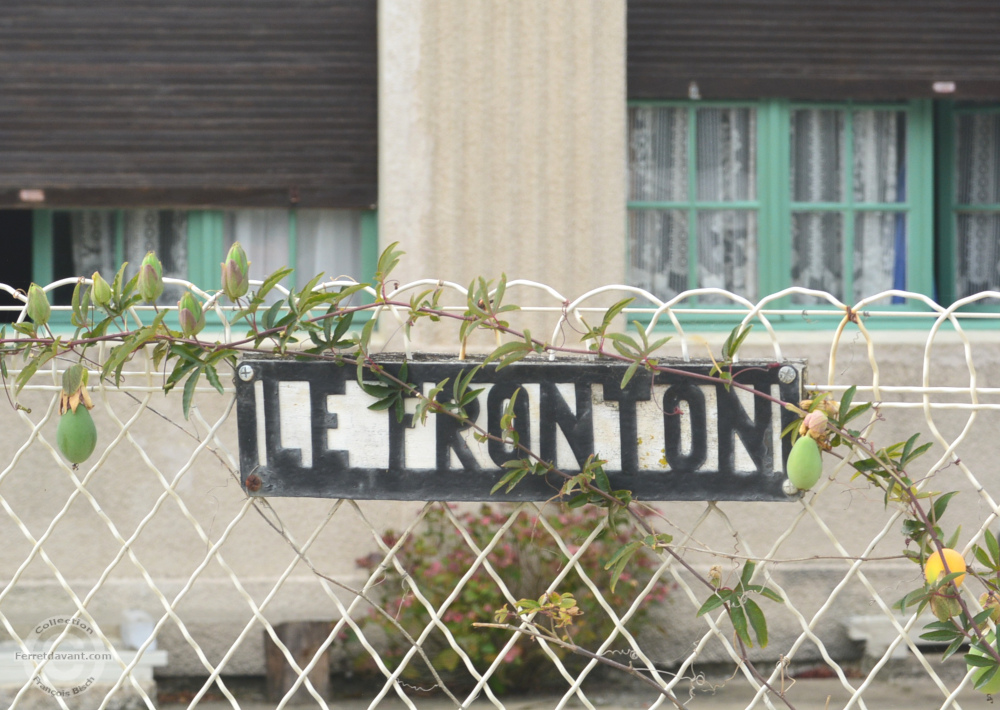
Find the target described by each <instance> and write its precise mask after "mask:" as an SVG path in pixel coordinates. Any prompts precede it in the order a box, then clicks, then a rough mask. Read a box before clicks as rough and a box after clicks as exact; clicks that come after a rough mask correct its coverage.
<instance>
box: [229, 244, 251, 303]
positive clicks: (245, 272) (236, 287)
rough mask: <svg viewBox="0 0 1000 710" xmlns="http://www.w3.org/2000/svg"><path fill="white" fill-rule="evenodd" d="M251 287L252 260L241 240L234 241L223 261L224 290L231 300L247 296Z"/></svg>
mask: <svg viewBox="0 0 1000 710" xmlns="http://www.w3.org/2000/svg"><path fill="white" fill-rule="evenodd" d="M249 287H250V262H249V261H247V254H246V252H245V251H243V247H241V246H240V243H239V242H233V245H232V246H231V247H230V248H229V254H227V255H226V260H225V261H224V262H222V291H223V293H225V294H226V296H228V297H229V300H230V301H233V302H234V303H235V302H236V299H238V298H241V297H242V296H245V295H246V293H247V289H248V288H249Z"/></svg>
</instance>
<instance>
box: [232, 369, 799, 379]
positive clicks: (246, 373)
mask: <svg viewBox="0 0 1000 710" xmlns="http://www.w3.org/2000/svg"><path fill="white" fill-rule="evenodd" d="M236 372H237V373H238V374H239V376H240V379H241V380H243V381H244V382H249V381H250V380H252V379H253V368H252V367H250V366H249V365H240V369H239V370H237V371H236ZM779 375H780V373H779Z"/></svg>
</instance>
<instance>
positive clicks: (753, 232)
mask: <svg viewBox="0 0 1000 710" xmlns="http://www.w3.org/2000/svg"><path fill="white" fill-rule="evenodd" d="M696 116H697V118H696V134H697V146H696V151H695V152H696V156H697V166H696V171H695V178H696V180H695V183H696V186H695V191H696V195H691V194H690V191H689V185H688V181H689V173H690V171H689V168H690V166H689V165H688V147H689V146H688V136H689V132H690V126H689V113H688V110H687V109H686V108H661V107H633V108H630V109H629V188H628V189H629V193H628V199H629V201H630V202H644V201H648V202H689V201H691V200H694V199H697V200H700V201H713V202H733V201H742V200H753V199H756V191H757V188H756V175H757V166H756V159H757V156H756V112H755V111H754V110H753V109H748V108H734V109H715V108H710V109H699V110H698V111H697V113H696ZM694 226H695V228H696V230H697V231H696V237H697V239H696V241H697V253H696V254H695V255H693V257H694V258H696V259H697V278H698V285H699V286H717V287H719V288H725V289H728V290H731V291H736V292H738V293H742V294H744V295H746V296H747V297H749V298H756V296H757V279H756V273H757V268H756V264H757V256H756V251H757V221H756V214H755V213H754V212H753V211H749V210H722V209H712V210H708V209H706V210H702V211H699V212H698V213H697V221H696V224H695V225H694ZM690 227H691V225H690V224H689V216H688V212H687V211H686V210H681V209H677V210H666V209H646V208H641V207H634V208H633V209H630V210H629V215H628V240H629V244H628V246H629V281H630V283H633V284H635V285H637V286H641V287H643V288H646V289H648V290H649V291H652V292H653V293H655V294H656V295H658V296H660V297H661V298H669V297H671V296H674V295H676V294H677V293H679V292H680V291H683V290H685V289H688V288H691V287H692V286H693V285H694V284H691V283H690V282H689V278H688V274H689V268H688V266H689V261H688V260H689V259H690V258H692V255H690V254H689V253H688V251H689V248H688V234H689V230H690ZM702 300H703V301H706V302H715V301H725V299H724V298H705V299H702Z"/></svg>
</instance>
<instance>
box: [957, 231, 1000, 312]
mask: <svg viewBox="0 0 1000 710" xmlns="http://www.w3.org/2000/svg"><path fill="white" fill-rule="evenodd" d="M956 217H957V219H956V227H957V229H956V233H955V252H956V253H955V256H956V259H955V272H956V273H955V296H956V297H957V298H963V297H965V296H969V295H972V294H974V293H978V292H979V291H995V290H1000V214H997V213H978V214H959V215H956Z"/></svg>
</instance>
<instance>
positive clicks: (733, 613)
mask: <svg viewBox="0 0 1000 710" xmlns="http://www.w3.org/2000/svg"><path fill="white" fill-rule="evenodd" d="M729 618H730V619H732V620H733V628H734V629H735V630H736V635H737V636H739V637H740V639H742V640H743V643H745V644H746V645H747V646H749V647H751V648H753V641H751V640H750V631H749V630H748V629H747V617H746V614H744V613H743V609H742V608H741V607H738V606H734V607H730V609H729Z"/></svg>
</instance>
